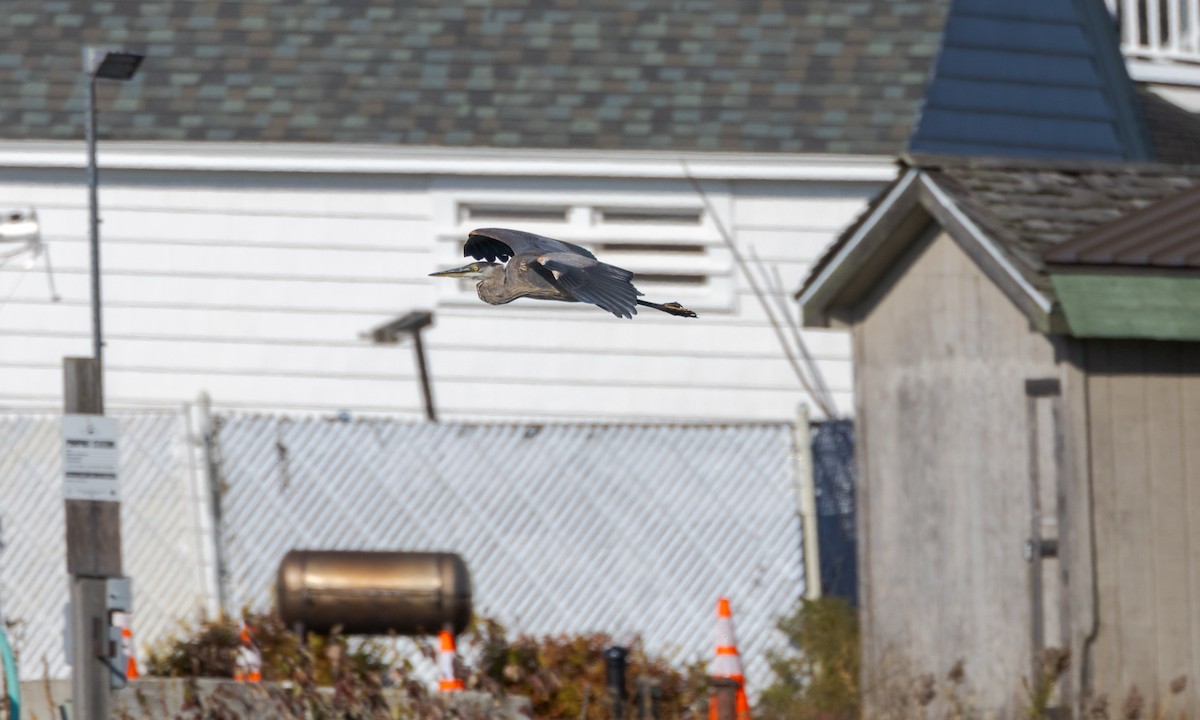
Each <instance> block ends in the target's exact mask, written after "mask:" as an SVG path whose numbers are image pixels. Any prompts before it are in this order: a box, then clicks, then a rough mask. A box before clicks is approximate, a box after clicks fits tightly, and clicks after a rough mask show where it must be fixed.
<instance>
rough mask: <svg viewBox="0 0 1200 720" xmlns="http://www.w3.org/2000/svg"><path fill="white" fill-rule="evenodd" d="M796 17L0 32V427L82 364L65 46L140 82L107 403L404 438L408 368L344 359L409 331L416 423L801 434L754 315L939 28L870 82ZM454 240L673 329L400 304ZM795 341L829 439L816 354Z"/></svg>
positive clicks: (273, 10) (397, 19)
mask: <svg viewBox="0 0 1200 720" xmlns="http://www.w3.org/2000/svg"><path fill="white" fill-rule="evenodd" d="M825 4H826V3H813V4H811V5H812V6H811V7H809V6H805V7H800V6H795V7H791V6H789V7H780V8H771V7H765V8H760V9H755V8H749V7H747V6H744V5H742V4H739V3H735V2H731V1H728V2H727V1H725V0H720V1H718V2H713V3H701V4H698V5H696V6H695V7H692V6H690V5H689V6H687V7H680V6H679V4H678V3H672V2H666V1H665V0H664V1H661V2H659V1H657V0H656V1H655V2H650V3H646V4H645V7H644V8H642V9H641V10H640V11H639V12H643V15H636V16H634V15H629V13H631V12H634V11H633V10H631V9H630V7H628V6H627V5H626V4H625V3H607V2H606V3H598V4H594V5H593V6H590V7H588V8H579V7H576V5H575V4H574V3H563V4H562V7H558V6H557V5H556V4H555V3H550V4H547V5H546V6H545V7H541V6H539V7H537V8H528V9H524V10H514V9H504V8H502V7H500V6H499V5H497V6H494V7H493V6H491V5H489V4H488V3H483V4H482V5H480V6H478V7H476V6H469V5H464V6H453V7H452V6H446V7H443V8H433V7H409V6H404V7H400V6H395V5H393V4H386V3H382V4H376V3H370V2H361V3H349V4H347V3H336V2H332V1H330V2H316V3H308V4H306V5H305V6H303V7H296V6H290V5H289V4H287V3H276V2H271V1H270V0H256V1H255V2H245V3H235V2H228V3H217V4H216V6H217V7H216V9H215V10H214V8H208V9H205V7H204V6H202V5H195V4H193V3H182V2H169V1H168V2H157V3H141V4H137V5H136V6H129V7H126V6H124V5H122V6H120V7H116V6H114V7H111V8H110V7H108V6H107V5H104V4H101V6H96V5H95V4H94V3H85V2H82V0H72V1H71V2H66V3H60V4H59V5H61V6H62V7H58V6H55V7H49V6H41V5H37V4H17V5H15V6H11V7H6V8H5V9H4V10H2V11H0V15H2V16H3V17H0V20H4V22H0V36H2V37H3V43H2V44H0V82H3V83H4V85H5V86H6V87H9V88H11V90H12V95H13V98H14V100H13V102H12V103H10V104H9V105H8V106H7V107H5V108H4V109H3V110H0V120H3V122H0V208H3V207H10V206H11V207H33V208H34V209H35V210H36V211H37V214H38V218H39V220H40V223H41V232H42V239H43V241H44V245H45V247H46V248H47V249H48V250H49V260H50V262H51V264H52V266H53V277H54V283H55V286H56V287H57V291H58V293H59V294H60V295H61V300H59V301H54V300H53V299H52V297H51V290H50V288H49V286H48V283H47V280H46V278H45V277H44V275H45V273H44V263H45V258H39V259H35V260H34V261H33V262H32V263H26V262H25V261H24V259H22V258H17V259H13V260H10V261H9V262H7V263H6V264H5V265H4V266H3V267H0V408H3V409H7V410H21V409H30V408H51V409H52V408H58V407H60V406H61V403H62V400H61V384H62V380H61V365H62V358H63V357H64V356H80V355H90V354H91V320H90V300H89V284H88V245H87V227H88V225H87V196H86V189H85V172H84V161H85V153H84V143H83V141H82V135H83V113H82V110H83V103H82V101H83V89H84V83H85V78H84V76H83V75H82V73H80V72H79V69H78V50H79V45H80V44H82V43H91V44H100V45H104V44H108V45H129V46H134V47H138V48H140V49H143V50H144V51H145V52H146V55H147V59H146V61H145V63H144V64H143V67H142V70H141V71H140V72H139V74H138V76H137V77H136V78H135V79H134V80H133V81H131V82H129V83H115V82H111V81H102V82H101V87H100V93H99V95H100V101H99V108H100V114H99V117H100V134H99V135H100V150H99V164H100V168H101V185H100V187H101V189H100V207H101V216H102V226H101V235H102V241H101V243H102V262H101V265H102V268H103V324H104V329H105V330H104V338H105V342H106V350H105V353H106V356H105V357H106V393H107V402H108V406H109V407H110V408H112V409H130V408H144V407H155V406H164V405H165V406H177V405H179V404H180V403H184V402H188V401H193V400H195V399H196V398H197V397H198V396H199V395H200V394H201V393H207V394H208V395H209V396H211V398H212V401H213V403H214V405H215V406H216V407H217V408H218V409H222V408H223V409H239V410H262V411H270V412H286V413H311V414H319V415H329V414H336V413H339V412H341V411H346V412H348V413H349V414H350V415H351V416H359V415H364V414H374V413H386V414H398V415H401V416H412V417H420V416H421V415H422V413H423V409H422V400H421V397H422V396H421V393H420V389H419V381H418V376H417V372H416V368H415V362H414V355H413V353H412V351H411V350H410V349H409V348H408V347H405V346H404V345H400V346H394V345H393V346H376V345H372V343H371V342H370V341H369V340H366V339H363V337H362V334H363V333H364V332H367V331H369V330H370V329H371V328H373V327H375V326H377V325H379V324H381V323H384V322H386V321H388V320H390V319H393V318H395V317H397V316H400V315H403V314H405V313H407V312H410V311H414V310H431V311H432V312H433V315H434V325H433V327H432V328H430V329H429V330H427V331H426V333H425V336H424V337H425V344H426V347H427V350H428V360H429V369H430V374H431V377H432V380H433V394H434V399H435V404H436V407H437V410H438V413H439V415H440V416H441V417H442V418H445V419H460V420H461V419H478V418H544V419H569V418H576V419H618V418H621V419H645V420H655V419H686V420H716V419H719V420H766V419H770V420H780V419H789V418H793V417H795V413H796V408H797V405H798V404H800V403H802V402H807V403H808V404H809V405H810V406H812V407H813V409H814V411H815V412H816V414H817V416H819V415H820V409H819V408H818V407H817V406H816V405H817V404H816V403H814V402H813V400H812V399H811V398H810V397H809V396H808V394H807V393H806V392H805V391H804V389H803V387H802V385H801V383H800V382H799V381H798V379H797V377H796V373H795V371H794V370H793V368H792V365H791V364H790V362H789V360H788V359H787V357H786V356H785V353H784V350H783V349H782V345H781V341H780V337H779V335H780V334H781V335H782V337H783V339H784V342H785V343H787V344H791V345H794V337H793V335H792V332H793V330H792V329H791V327H789V326H788V325H789V324H788V322H787V321H786V320H785V319H784V317H783V316H784V315H785V314H788V315H791V316H793V317H794V315H795V308H794V305H793V306H792V307H791V308H786V306H788V305H791V303H788V302H786V301H785V298H786V297H787V296H788V293H790V291H792V290H794V289H795V288H796V287H797V286H798V285H799V282H800V280H801V279H802V278H803V277H804V275H805V274H806V273H807V271H808V269H809V266H810V263H811V262H812V260H813V259H814V258H815V257H817V256H818V254H819V253H820V252H821V251H822V249H823V248H824V247H826V246H827V245H828V244H829V243H830V242H831V241H832V240H833V238H834V237H835V235H836V233H837V231H838V230H839V229H840V228H841V227H843V226H844V225H845V224H846V223H847V222H849V221H850V220H851V219H852V218H853V217H855V216H856V215H857V214H858V213H859V212H860V211H861V209H862V208H863V207H864V205H865V203H866V201H867V200H868V199H869V198H870V197H872V196H873V195H874V194H875V193H876V192H877V191H878V190H879V189H880V188H881V187H883V186H884V185H885V184H886V183H887V182H889V181H890V180H891V179H893V178H894V177H895V168H894V165H893V161H892V159H891V158H892V156H893V155H894V153H895V152H896V151H898V150H899V149H900V147H901V145H900V140H902V139H903V138H904V137H905V136H906V135H907V130H908V127H909V124H910V123H911V119H912V113H913V110H914V109H915V102H916V98H917V97H918V96H919V94H920V90H921V86H922V84H923V77H924V75H923V72H924V68H925V67H926V66H927V65H928V62H929V57H930V56H931V54H932V52H933V50H934V47H935V45H934V43H933V42H932V40H933V39H934V38H936V33H937V30H938V28H937V15H938V14H939V13H940V12H941V9H940V7H939V5H940V4H939V3H931V4H929V9H928V12H924V11H923V12H922V13H920V14H918V15H915V16H912V17H905V18H904V20H903V22H901V23H900V24H899V25H897V24H896V23H894V22H880V23H878V27H877V28H875V30H873V33H874V34H873V36H872V37H873V38H875V39H877V40H881V41H886V42H889V43H892V44H893V45H894V46H895V47H896V48H897V49H898V52H897V53H896V55H895V56H878V55H877V54H872V53H870V52H868V44H867V42H866V41H864V40H863V39H862V38H859V37H857V36H855V35H853V34H849V33H848V28H849V27H850V26H851V25H853V24H854V23H861V22H866V23H868V24H871V23H875V17H876V16H875V15H874V14H872V13H871V12H868V11H869V10H870V8H863V7H857V6H854V7H849V8H842V7H840V6H839V5H838V4H837V3H832V4H829V7H825V8H823V7H817V6H818V5H821V6H823V5H825ZM871 4H872V3H867V5H871ZM879 4H880V5H887V3H882V2H880V3H879ZM106 8H107V9H106ZM817 36H820V39H821V40H822V41H824V42H827V43H828V42H835V41H836V42H838V43H840V49H839V48H835V47H833V46H829V47H823V46H819V44H814V40H815V39H816V38H817ZM838 38H842V40H838ZM831 53H832V54H831ZM838 62H853V63H855V64H856V67H855V69H854V70H853V71H852V72H840V73H835V74H833V75H831V74H830V73H829V72H827V70H828V69H829V68H830V67H833V65H836V64H837V63H838ZM831 63H832V64H833V65H831ZM880 79H882V80H886V82H885V83H883V84H878V83H879V81H880ZM870 83H876V84H877V85H870ZM864 88H865V89H864ZM689 175H690V176H691V177H693V178H695V179H696V180H698V181H699V182H700V183H701V185H702V187H703V188H704V195H707V198H705V197H703V196H701V194H699V193H697V192H696V190H695V189H694V187H693V185H692V182H691V181H690V179H689ZM481 226H507V227H517V228H521V229H526V230H531V231H535V232H540V233H544V234H548V235H553V236H556V237H560V238H562V239H565V240H568V241H572V242H579V243H582V244H585V245H587V246H589V247H591V248H592V249H594V250H595V251H596V252H597V253H598V254H600V255H601V256H602V258H603V259H605V260H607V261H610V262H612V263H614V264H617V265H621V266H624V267H627V268H628V269H630V270H633V271H634V272H635V273H637V278H636V280H635V282H636V283H637V285H638V287H639V288H640V289H641V290H642V291H643V292H644V293H645V294H646V296H647V298H649V299H656V300H660V301H679V302H681V303H683V304H685V305H687V306H688V307H691V308H692V309H694V310H696V311H697V312H698V313H699V314H700V318H699V319H697V320H685V319H681V318H675V317H669V316H665V315H660V314H659V313H653V312H649V311H648V312H643V313H642V314H641V315H639V316H638V317H636V318H635V319H633V320H632V321H622V320H618V319H616V318H613V317H611V316H609V315H607V314H606V313H604V312H603V311H600V310H598V309H597V308H594V307H590V306H588V307H583V306H564V305H562V304H558V303H538V302H534V301H518V302H516V303H514V304H512V305H509V306H504V307H491V306H487V305H484V304H483V303H481V302H480V301H479V300H478V299H477V298H476V297H475V296H474V289H473V288H470V287H464V286H462V285H458V284H455V281H447V280H436V279H431V278H428V277H427V275H428V274H429V273H430V272H432V271H434V270H436V269H441V268H446V267H452V266H455V265H458V264H461V242H462V241H463V240H464V239H465V236H466V232H467V231H468V230H470V229H472V228H475V227H481ZM722 227H724V228H726V229H727V230H728V233H729V235H730V236H731V238H732V240H733V241H734V242H735V243H736V246H737V248H738V249H739V250H740V252H741V253H742V254H744V255H745V257H746V259H747V261H748V262H749V263H750V272H751V273H755V274H758V273H759V272H761V275H759V277H758V278H757V281H758V283H759V284H760V285H762V286H763V287H764V288H766V287H768V285H770V286H771V288H772V289H773V290H774V291H775V292H774V294H772V295H771V296H770V297H769V298H768V302H769V303H770V304H771V312H772V313H774V314H775V315H776V316H778V317H779V319H780V320H781V321H782V322H783V323H784V324H783V327H782V328H781V329H780V331H779V333H777V331H776V330H775V329H774V328H773V327H772V323H771V321H770V319H769V317H768V315H767V313H766V312H765V311H764V309H763V307H762V305H761V304H760V301H759V300H758V299H757V297H756V296H755V294H754V293H753V291H752V288H751V284H750V282H749V280H748V276H747V272H746V270H745V269H744V268H739V267H738V265H737V263H736V262H735V254H734V252H733V251H732V249H731V248H730V247H729V246H728V245H727V244H726V242H725V241H724V239H723V237H722V232H721V228H722ZM755 259H757V261H756V260H755ZM656 316H657V317H656ZM791 325H792V326H798V323H796V322H795V321H794V320H793V321H792V322H791ZM802 335H803V339H804V342H805V344H806V345H807V349H808V350H809V351H810V352H811V354H812V355H813V356H814V358H815V359H816V365H817V367H818V368H819V374H820V375H821V376H823V379H824V381H825V383H826V384H827V385H828V387H829V389H830V391H831V393H832V397H833V399H834V401H835V405H836V408H835V409H834V411H835V412H837V413H839V414H842V413H848V412H849V411H850V408H851V403H850V363H849V360H850V358H849V342H848V340H847V338H846V337H845V336H844V335H842V334H840V333H836V332H826V331H811V330H804V331H803V332H802ZM791 352H793V353H795V352H796V349H795V348H794V347H793V349H792V350H791Z"/></svg>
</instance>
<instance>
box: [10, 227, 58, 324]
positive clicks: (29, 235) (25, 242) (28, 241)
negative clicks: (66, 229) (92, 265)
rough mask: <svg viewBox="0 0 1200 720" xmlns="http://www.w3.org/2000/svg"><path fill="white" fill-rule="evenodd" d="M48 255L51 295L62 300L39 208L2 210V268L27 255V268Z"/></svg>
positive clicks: (48, 277)
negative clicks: (56, 284) (56, 286)
mask: <svg viewBox="0 0 1200 720" xmlns="http://www.w3.org/2000/svg"><path fill="white" fill-rule="evenodd" d="M43 255H44V256H45V257H46V278H47V279H48V280H49V282H50V297H51V298H52V299H53V300H54V302H58V301H59V300H60V298H59V296H58V293H57V292H56V291H55V289H54V273H53V270H52V269H51V268H50V254H49V253H48V252H47V251H46V246H45V245H43V244H42V229H41V225H40V224H39V223H38V216H37V210H34V209H33V208H31V207H26V208H15V209H9V210H0V268H2V267H4V266H5V265H6V264H8V262H9V261H10V260H14V259H16V258H18V257H21V256H27V259H26V261H25V268H24V269H25V270H29V269H30V268H32V267H33V263H34V261H35V260H37V259H38V258H39V257H41V256H43Z"/></svg>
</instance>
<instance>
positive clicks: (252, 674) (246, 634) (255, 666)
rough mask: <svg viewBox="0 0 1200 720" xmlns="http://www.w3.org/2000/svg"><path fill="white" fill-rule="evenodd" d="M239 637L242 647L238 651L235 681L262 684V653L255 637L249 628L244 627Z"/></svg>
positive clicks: (234, 671) (234, 670) (234, 672)
mask: <svg viewBox="0 0 1200 720" xmlns="http://www.w3.org/2000/svg"><path fill="white" fill-rule="evenodd" d="M238 637H239V639H240V640H241V645H240V646H239V647H238V651H237V661H236V665H235V667H234V669H233V679H234V680H236V681H238V682H262V651H261V650H259V649H258V644H257V643H255V642H254V635H253V634H251V632H250V628H249V627H247V626H245V625H243V626H242V631H241V632H240V633H238Z"/></svg>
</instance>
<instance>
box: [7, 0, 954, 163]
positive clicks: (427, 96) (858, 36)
mask: <svg viewBox="0 0 1200 720" xmlns="http://www.w3.org/2000/svg"><path fill="white" fill-rule="evenodd" d="M946 3H947V0H807V1H806V2H789V1H787V0H686V1H684V2H681V1H680V0H596V1H595V2H583V1H582V0H542V1H540V2H532V3H530V2H525V0H471V1H468V2H460V3H450V2H437V3H435V2H431V1H428V0H426V1H425V2H406V3H395V2H390V1H387V2H384V1H383V0H374V1H372V0H307V1H306V2H303V3H300V2H285V1H284V0H240V1H239V0H161V1H153V0H152V1H149V2H140V1H136V0H48V1H38V2H35V1H33V0H18V1H16V2H12V1H10V2H6V3H4V4H3V5H2V6H0V91H2V92H3V96H4V98H5V102H4V103H3V106H2V107H0V138H38V139H55V138H58V139H67V138H74V139H78V138H81V137H82V109H83V99H84V85H83V79H82V77H81V73H80V64H81V61H80V48H81V46H82V45H83V44H85V43H88V44H99V45H118V46H129V47H141V48H143V49H145V50H146V52H147V53H148V55H149V57H148V59H147V60H146V62H145V64H144V65H143V68H142V70H141V72H140V73H139V76H138V77H137V78H136V79H135V80H134V81H133V82H130V83H114V82H103V83H102V85H103V87H102V89H101V93H100V95H101V102H100V107H101V109H102V111H101V113H100V137H102V138H114V139H123V140H157V141H170V140H234V141H312V142H347V143H387V144H416V145H435V146H493V147H530V148H568V147H569V148H596V149H639V150H648V149H660V150H689V151H691V150H697V151H704V150H726V151H762V152H818V153H826V152H827V153H866V154H888V155H891V154H895V153H896V152H898V151H899V150H900V149H901V148H902V147H903V145H904V143H905V141H906V139H907V136H908V134H909V131H910V129H911V125H912V122H913V117H914V113H915V109H916V104H917V101H918V99H919V98H920V96H921V94H922V92H923V91H924V85H925V80H926V76H927V73H928V69H929V65H930V63H931V58H932V57H933V55H934V54H935V52H936V50H937V44H938V38H939V34H940V31H941V26H942V22H943V18H944V13H945V6H946Z"/></svg>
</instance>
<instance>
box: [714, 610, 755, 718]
mask: <svg viewBox="0 0 1200 720" xmlns="http://www.w3.org/2000/svg"><path fill="white" fill-rule="evenodd" d="M711 676H712V677H714V678H725V679H727V680H733V681H734V682H736V683H737V699H736V716H737V720H750V701H749V700H747V699H746V676H745V675H743V674H742V658H741V656H740V655H738V649H737V638H735V637H734V635H733V613H732V612H730V610H729V599H728V598H720V599H719V600H717V652H716V656H715V657H714V658H713V663H712V672H711ZM708 720H717V702H716V698H715V697H713V698H712V699H710V700H709V703H708Z"/></svg>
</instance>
